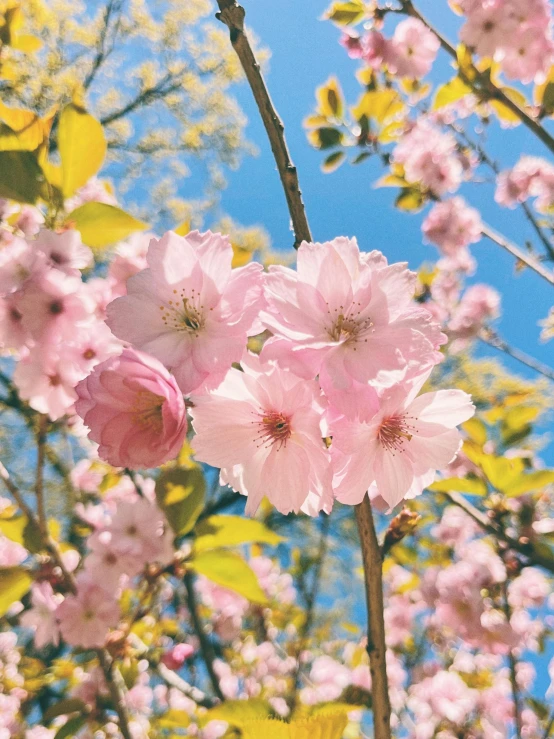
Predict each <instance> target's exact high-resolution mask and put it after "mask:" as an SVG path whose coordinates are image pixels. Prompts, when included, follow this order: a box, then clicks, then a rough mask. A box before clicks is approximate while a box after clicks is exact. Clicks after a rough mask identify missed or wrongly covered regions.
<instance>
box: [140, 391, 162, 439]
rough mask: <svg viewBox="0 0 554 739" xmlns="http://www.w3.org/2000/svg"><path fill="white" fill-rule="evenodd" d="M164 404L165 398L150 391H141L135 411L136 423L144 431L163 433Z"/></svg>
mask: <svg viewBox="0 0 554 739" xmlns="http://www.w3.org/2000/svg"><path fill="white" fill-rule="evenodd" d="M164 402H165V398H163V397H162V396H161V395H156V393H151V392H150V390H141V391H140V392H138V393H137V395H136V398H135V404H134V409H133V410H134V415H135V420H136V422H137V423H138V424H139V425H140V426H141V428H142V429H143V430H144V431H152V432H153V433H156V434H159V433H161V432H162V426H163V419H162V408H163V404H164Z"/></svg>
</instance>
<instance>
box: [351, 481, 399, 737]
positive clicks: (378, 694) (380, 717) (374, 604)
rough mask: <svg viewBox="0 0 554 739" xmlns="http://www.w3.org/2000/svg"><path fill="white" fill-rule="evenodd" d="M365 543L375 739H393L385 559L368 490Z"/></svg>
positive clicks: (362, 525)
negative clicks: (387, 659)
mask: <svg viewBox="0 0 554 739" xmlns="http://www.w3.org/2000/svg"><path fill="white" fill-rule="evenodd" d="M355 510H356V522H357V524H358V532H359V534H360V544H361V547H362V561H363V565H364V579H365V591H366V602H367V616H368V633H367V653H368V655H369V669H370V671H371V698H372V707H373V725H374V736H375V739H391V729H390V715H391V707H390V700H389V689H388V679H387V662H386V652H387V647H386V643H385V622H384V618H383V572H382V567H383V559H382V555H381V548H380V546H379V542H378V541H377V533H376V531H375V524H374V522H373V513H372V510H371V503H370V502H369V497H368V496H367V494H366V495H365V497H364V499H363V500H362V502H361V503H359V504H358V505H357V506H356V507H355Z"/></svg>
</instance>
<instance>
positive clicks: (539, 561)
mask: <svg viewBox="0 0 554 739" xmlns="http://www.w3.org/2000/svg"><path fill="white" fill-rule="evenodd" d="M444 495H445V496H446V498H447V499H448V500H449V501H450V502H451V503H453V504H454V505H456V506H458V508H461V509H462V510H463V511H465V512H466V513H467V514H468V516H470V517H471V518H472V519H473V520H474V521H475V522H476V523H478V524H479V526H480V527H481V528H482V529H483V530H484V531H486V532H487V533H488V534H492V535H493V536H494V537H495V538H496V539H498V540H499V541H501V542H503V543H504V544H505V545H507V546H508V547H509V548H510V549H513V550H514V551H515V552H519V554H522V555H523V556H524V557H525V559H526V560H527V561H526V564H527V565H537V566H538V567H543V568H544V569H545V570H548V571H549V572H551V573H553V574H554V557H553V556H551V555H549V554H548V553H547V552H546V551H539V550H537V549H536V548H535V547H534V545H533V543H532V542H530V541H526V542H521V541H519V540H518V539H514V538H513V537H511V536H509V535H508V534H507V533H506V532H505V531H504V529H503V528H502V527H501V526H500V525H497V524H496V523H494V522H493V521H492V520H491V519H489V518H488V517H487V516H486V514H484V513H483V512H482V511H480V510H479V509H478V508H476V507H475V506H474V505H472V504H471V503H470V502H469V501H468V500H466V499H465V498H464V497H463V495H460V494H459V493H444Z"/></svg>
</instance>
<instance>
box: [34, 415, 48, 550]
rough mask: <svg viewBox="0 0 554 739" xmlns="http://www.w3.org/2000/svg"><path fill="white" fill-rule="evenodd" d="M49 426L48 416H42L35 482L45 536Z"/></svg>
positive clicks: (39, 420) (39, 425) (38, 511)
mask: <svg viewBox="0 0 554 739" xmlns="http://www.w3.org/2000/svg"><path fill="white" fill-rule="evenodd" d="M47 426H48V416H45V415H40V416H39V419H38V431H37V472H36V480H35V494H36V496H37V516H38V524H39V526H40V531H41V533H42V534H43V536H44V535H45V534H47V533H48V522H47V520H46V509H45V505H44V458H45V451H46V428H47Z"/></svg>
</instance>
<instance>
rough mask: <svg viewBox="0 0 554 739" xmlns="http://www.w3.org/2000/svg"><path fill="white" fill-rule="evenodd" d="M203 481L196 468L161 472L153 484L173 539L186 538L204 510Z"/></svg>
mask: <svg viewBox="0 0 554 739" xmlns="http://www.w3.org/2000/svg"><path fill="white" fill-rule="evenodd" d="M205 497H206V480H205V478H204V474H203V472H202V470H201V469H200V468H199V467H192V468H190V469H185V468H184V467H176V468H173V469H168V470H164V471H162V472H161V473H160V476H159V477H158V479H157V481H156V500H157V501H158V505H159V506H160V508H161V509H162V510H163V512H164V513H165V515H166V517H167V520H168V521H169V525H170V526H171V528H172V529H173V531H174V532H175V534H176V536H182V535H183V534H188V532H189V531H191V530H192V529H193V528H194V525H195V523H196V521H197V520H198V517H199V516H200V514H201V513H202V511H203V509H204V501H205Z"/></svg>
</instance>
